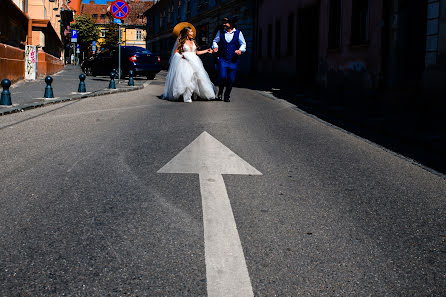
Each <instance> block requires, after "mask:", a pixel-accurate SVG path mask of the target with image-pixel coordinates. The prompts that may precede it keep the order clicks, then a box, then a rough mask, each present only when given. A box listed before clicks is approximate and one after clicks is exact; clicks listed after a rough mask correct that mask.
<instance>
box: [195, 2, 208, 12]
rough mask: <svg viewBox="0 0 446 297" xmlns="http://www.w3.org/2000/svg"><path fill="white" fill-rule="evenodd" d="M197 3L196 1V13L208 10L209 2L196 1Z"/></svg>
mask: <svg viewBox="0 0 446 297" xmlns="http://www.w3.org/2000/svg"><path fill="white" fill-rule="evenodd" d="M197 1H198V5H197V8H198V9H197V10H198V11H203V10H205V9H207V8H208V2H209V1H207V0H197Z"/></svg>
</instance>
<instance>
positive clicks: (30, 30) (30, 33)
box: [28, 18, 33, 45]
mask: <svg viewBox="0 0 446 297" xmlns="http://www.w3.org/2000/svg"><path fill="white" fill-rule="evenodd" d="M32 44H33V20H32V19H31V18H29V19H28V45H32Z"/></svg>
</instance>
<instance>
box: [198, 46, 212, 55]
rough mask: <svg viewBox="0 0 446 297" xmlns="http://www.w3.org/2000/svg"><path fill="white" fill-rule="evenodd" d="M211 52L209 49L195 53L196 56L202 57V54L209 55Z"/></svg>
mask: <svg viewBox="0 0 446 297" xmlns="http://www.w3.org/2000/svg"><path fill="white" fill-rule="evenodd" d="M211 52H212V50H211V49H210V48H208V49H205V50H202V51H196V53H197V55H198V56H199V55H202V54H206V53H211Z"/></svg>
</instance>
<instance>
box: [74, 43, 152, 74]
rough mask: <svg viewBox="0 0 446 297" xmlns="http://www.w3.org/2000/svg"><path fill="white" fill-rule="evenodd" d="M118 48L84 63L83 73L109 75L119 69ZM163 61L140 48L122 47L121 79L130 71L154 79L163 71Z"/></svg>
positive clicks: (104, 52)
mask: <svg viewBox="0 0 446 297" xmlns="http://www.w3.org/2000/svg"><path fill="white" fill-rule="evenodd" d="M118 55H119V49H118V47H117V46H116V47H113V48H112V49H107V50H104V51H103V52H101V53H99V54H96V55H94V56H92V57H90V58H88V59H86V60H85V61H84V62H83V63H82V66H81V67H82V71H83V72H84V73H85V74H86V75H92V76H97V75H109V74H110V72H111V71H112V70H113V69H116V70H117V69H118V66H119V65H118V64H119V63H118ZM160 62H161V60H160V57H159V56H157V55H154V54H152V53H151V52H150V51H149V50H147V49H145V48H143V47H139V46H121V69H122V75H121V77H126V76H127V75H128V73H129V71H130V70H133V71H134V73H135V76H136V75H143V76H146V77H147V79H153V78H154V77H155V75H156V74H157V73H158V72H160V71H161V63H160Z"/></svg>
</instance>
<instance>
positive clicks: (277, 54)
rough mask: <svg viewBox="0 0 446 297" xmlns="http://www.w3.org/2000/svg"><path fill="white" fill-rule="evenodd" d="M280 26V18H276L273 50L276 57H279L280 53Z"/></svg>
mask: <svg viewBox="0 0 446 297" xmlns="http://www.w3.org/2000/svg"><path fill="white" fill-rule="evenodd" d="M281 29H282V28H281V26H280V20H277V21H276V34H275V35H276V48H275V50H276V57H277V58H280V55H281V48H280V45H281V44H282V36H281V33H282V30H281Z"/></svg>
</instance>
